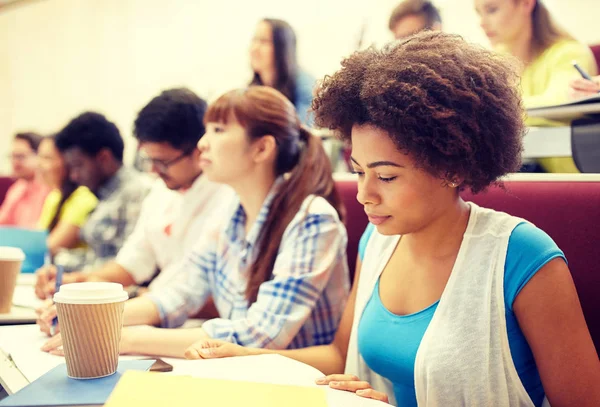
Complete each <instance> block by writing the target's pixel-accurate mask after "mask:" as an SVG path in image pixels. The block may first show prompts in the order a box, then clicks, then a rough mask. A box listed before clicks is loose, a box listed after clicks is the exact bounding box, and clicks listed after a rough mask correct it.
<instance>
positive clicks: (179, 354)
mask: <svg viewBox="0 0 600 407" xmlns="http://www.w3.org/2000/svg"><path fill="white" fill-rule="evenodd" d="M205 338H208V335H206V333H205V332H204V330H203V329H202V328H192V329H165V328H149V329H145V328H140V329H137V328H124V330H123V334H122V338H121V354H139V355H150V356H164V357H172V358H183V357H184V353H185V350H186V349H187V348H188V347H189V346H190V345H192V344H193V343H194V342H196V341H198V340H201V339H205Z"/></svg>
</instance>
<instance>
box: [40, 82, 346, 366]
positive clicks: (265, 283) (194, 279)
mask: <svg viewBox="0 0 600 407" xmlns="http://www.w3.org/2000/svg"><path fill="white" fill-rule="evenodd" d="M204 120H205V123H206V133H205V135H204V136H203V137H202V139H201V140H200V142H199V144H198V147H199V148H200V150H201V152H202V157H201V167H202V170H203V173H204V175H205V176H206V177H208V179H210V180H211V181H215V182H219V183H223V184H227V185H230V186H231V187H232V188H233V189H234V190H235V192H236V193H237V195H238V199H236V200H235V202H223V205H231V211H230V214H231V215H230V216H229V217H228V218H226V219H224V220H220V219H216V220H215V222H217V221H220V222H219V223H215V228H214V231H213V232H212V233H207V234H206V235H204V236H198V239H199V241H198V244H197V246H196V247H195V249H193V250H192V251H191V253H190V254H188V255H187V256H186V258H185V259H183V261H182V262H181V266H180V267H181V271H179V272H176V273H173V275H174V276H176V277H175V278H174V279H173V280H172V281H171V282H170V283H169V284H167V285H165V286H164V287H162V288H161V289H160V290H155V291H152V292H150V293H148V294H146V295H144V296H142V297H139V298H135V299H132V300H130V301H128V302H127V303H126V305H125V311H124V325H143V324H145V325H160V326H162V327H164V328H175V327H178V326H180V325H182V324H183V323H184V322H185V320H186V319H187V316H188V315H193V314H194V313H195V312H197V311H198V310H200V308H202V306H203V305H204V303H205V302H206V300H207V299H208V297H210V296H212V298H213V300H214V303H215V305H216V308H217V310H218V312H219V315H220V318H215V319H212V320H209V321H207V322H205V323H204V324H203V326H202V328H198V329H160V328H155V329H152V330H136V329H133V330H127V329H124V330H123V333H122V339H121V353H136V354H151V355H162V356H172V357H183V356H184V352H185V350H186V348H187V347H189V346H190V345H191V344H192V343H194V342H195V341H197V340H199V339H202V338H215V339H221V340H225V341H231V342H232V343H237V344H240V345H244V346H249V347H261V348H262V347H265V348H271V349H286V348H300V347H306V346H310V345H324V344H328V343H330V342H331V341H332V340H333V337H334V335H335V332H336V330H337V326H338V323H339V321H340V318H341V314H342V310H343V307H344V304H345V302H346V299H347V296H348V291H349V285H350V281H349V274H348V266H347V262H346V241H347V237H346V229H345V227H344V224H343V223H342V218H343V208H342V204H341V201H340V198H339V196H338V193H337V191H336V189H335V184H334V181H333V178H332V174H331V166H330V164H329V159H328V157H327V155H326V154H325V151H324V150H323V147H322V146H321V142H320V140H319V139H318V138H317V137H316V136H312V135H311V134H310V133H309V132H308V131H307V130H306V129H305V128H304V127H302V125H301V124H300V120H299V119H298V116H297V114H296V111H295V110H294V106H293V105H292V104H291V103H290V102H289V100H287V99H286V98H285V97H284V96H283V95H282V94H281V93H280V92H278V91H276V90H275V89H272V88H268V87H264V86H253V87H249V88H247V89H241V90H235V91H231V92H229V93H226V94H225V95H223V96H221V97H220V98H219V99H217V100H216V101H215V102H214V103H213V104H212V105H210V106H209V108H208V111H207V113H206V115H205V118H204ZM52 317H53V315H49V316H48V319H49V321H51V318H52ZM49 321H48V322H49ZM60 343H61V340H60V337H59V336H56V337H54V338H52V339H51V340H50V341H49V342H48V343H47V344H46V346H45V347H44V349H45V350H47V351H55V350H56V348H57V347H58V346H59V345H60Z"/></svg>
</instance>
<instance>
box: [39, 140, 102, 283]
mask: <svg viewBox="0 0 600 407" xmlns="http://www.w3.org/2000/svg"><path fill="white" fill-rule="evenodd" d="M38 171H39V173H40V177H41V179H42V180H43V181H44V183H45V184H46V185H48V186H49V187H50V188H52V191H51V192H50V193H49V194H48V196H47V197H46V200H45V201H44V207H43V209H42V213H41V215H40V219H39V221H38V227H39V228H41V229H44V230H47V231H48V233H49V235H48V239H47V244H48V250H49V252H50V256H51V257H52V258H53V263H54V264H59V265H61V266H63V267H64V268H65V270H68V271H71V270H75V269H77V268H79V267H81V266H82V265H83V262H84V261H85V250H86V246H85V244H84V243H83V241H82V239H81V233H80V232H81V228H82V227H83V225H84V224H85V222H86V221H87V218H88V216H89V214H90V213H91V212H92V211H93V210H94V208H95V207H96V205H97V203H98V199H97V198H96V196H95V195H94V194H93V193H92V192H90V190H89V189H88V188H87V187H84V186H77V184H75V183H74V182H73V181H72V180H71V179H70V178H69V170H68V167H67V165H66V163H65V159H64V157H63V156H62V154H61V153H60V152H59V151H58V149H57V148H56V144H55V136H48V137H44V139H43V140H42V142H41V143H40V146H39V149H38ZM69 249H76V250H69ZM59 252H60V255H59Z"/></svg>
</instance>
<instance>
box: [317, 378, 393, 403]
mask: <svg viewBox="0 0 600 407" xmlns="http://www.w3.org/2000/svg"><path fill="white" fill-rule="evenodd" d="M315 383H317V384H326V385H329V387H331V388H332V389H337V390H345V391H349V392H352V393H356V394H357V395H358V396H360V397H365V398H368V399H373V400H379V401H383V402H384V403H389V400H388V396H387V394H385V393H381V392H379V391H376V390H373V388H372V387H371V385H370V384H369V383H368V382H365V381H361V380H360V379H359V378H358V377H356V376H354V375H347V374H332V375H329V376H325V377H322V378H320V379H317V380H316V381H315Z"/></svg>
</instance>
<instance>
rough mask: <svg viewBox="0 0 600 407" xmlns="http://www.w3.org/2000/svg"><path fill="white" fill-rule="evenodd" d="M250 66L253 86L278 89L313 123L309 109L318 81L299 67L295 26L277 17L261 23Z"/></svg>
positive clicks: (301, 116) (258, 27)
mask: <svg viewBox="0 0 600 407" xmlns="http://www.w3.org/2000/svg"><path fill="white" fill-rule="evenodd" d="M250 65H251V67H252V70H253V71H254V75H253V77H252V81H251V82H250V85H263V86H270V87H272V88H275V89H277V90H278V91H280V92H281V93H283V94H284V96H285V97H287V98H288V99H289V100H290V101H291V102H292V103H293V104H294V106H295V107H296V111H297V112H298V116H299V117H300V120H301V121H302V122H303V123H304V124H307V125H310V124H311V123H312V115H311V114H310V111H309V110H310V104H311V102H312V97H313V87H314V86H315V78H313V77H312V76H310V75H309V74H308V73H307V72H306V71H304V70H303V69H301V68H300V66H299V65H298V60H297V56H296V33H295V32H294V29H293V28H292V26H290V25H289V24H288V23H287V22H286V21H283V20H279V19H276V18H265V19H262V20H261V21H259V22H258V25H257V26H256V31H255V32H254V37H253V38H252V44H251V46H250Z"/></svg>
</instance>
